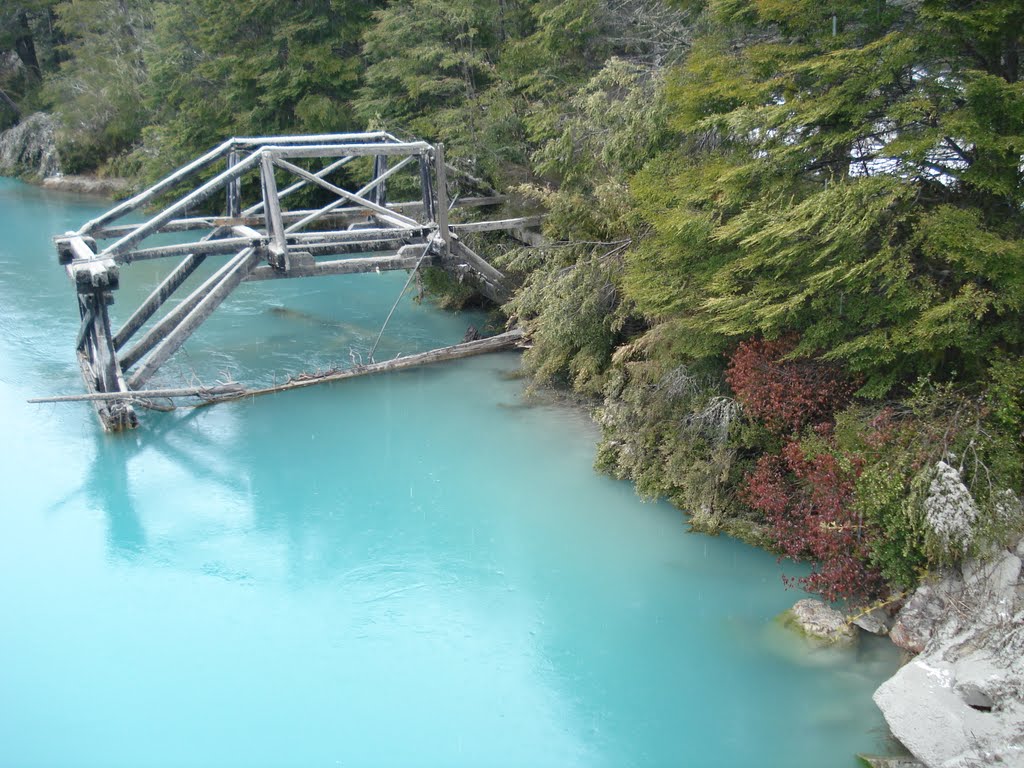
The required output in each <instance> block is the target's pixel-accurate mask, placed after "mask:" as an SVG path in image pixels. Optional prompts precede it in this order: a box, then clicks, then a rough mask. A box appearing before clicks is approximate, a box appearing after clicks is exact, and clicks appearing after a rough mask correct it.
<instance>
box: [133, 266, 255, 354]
mask: <svg viewBox="0 0 1024 768" xmlns="http://www.w3.org/2000/svg"><path fill="white" fill-rule="evenodd" d="M252 253H259V251H257V250H255V249H252V248H247V249H246V250H244V251H242V252H241V253H239V254H238V255H237V256H235V257H233V258H232V259H230V260H229V261H228V262H227V263H226V264H224V265H222V266H221V267H220V269H218V270H217V271H216V272H214V273H213V274H212V275H211V276H210V277H208V278H207V279H206V280H205V281H204V282H203V283H202V284H201V285H200V286H199V287H198V288H196V289H195V290H194V291H192V293H191V294H189V296H188V297H187V298H186V299H185V300H184V301H182V302H181V303H180V304H178V306H176V307H175V308H174V309H172V310H171V311H170V312H168V313H167V314H166V315H164V317H162V318H161V319H160V321H159V322H158V323H157V324H156V325H154V326H153V327H152V328H150V329H149V330H148V331H147V332H146V334H145V335H144V336H143V337H142V338H141V339H139V340H138V341H137V342H136V343H135V346H133V347H132V348H131V349H129V350H128V351H127V352H125V353H124V355H122V356H121V367H122V368H124V369H125V370H127V369H129V368H131V367H132V366H133V365H135V364H136V363H137V362H139V360H141V359H142V358H143V357H145V356H146V355H147V354H148V353H149V351H150V350H151V349H153V348H154V347H155V346H156V345H157V344H159V343H160V341H161V340H162V339H163V338H164V337H165V336H167V334H169V333H170V332H171V331H172V330H173V329H174V328H175V327H176V326H177V325H178V324H179V323H180V322H181V321H182V320H183V319H184V318H185V317H186V315H188V314H189V313H190V312H191V311H192V310H193V309H195V308H196V306H198V305H199V302H200V301H202V300H203V299H204V298H206V296H207V295H208V294H209V293H210V292H211V291H213V289H214V288H216V287H217V286H218V285H219V284H220V282H221V281H222V280H223V279H224V277H225V276H226V275H227V274H228V273H229V272H230V271H231V270H232V269H233V268H234V267H235V266H236V265H237V264H239V263H240V262H241V261H243V260H244V259H245V258H246V257H247V256H249V255H250V254H252Z"/></svg>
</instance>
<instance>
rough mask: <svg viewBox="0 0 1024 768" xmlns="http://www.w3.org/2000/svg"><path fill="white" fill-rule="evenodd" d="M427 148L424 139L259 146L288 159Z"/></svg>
mask: <svg viewBox="0 0 1024 768" xmlns="http://www.w3.org/2000/svg"><path fill="white" fill-rule="evenodd" d="M429 148H430V145H429V144H427V143H426V142H425V141H410V142H402V143H399V144H392V143H388V144H314V145H310V146H288V145H280V144H266V145H264V146H262V147H260V149H261V150H263V151H266V152H271V153H272V154H274V155H277V156H278V157H287V158H290V159H298V158H303V157H340V156H342V155H355V156H356V157H368V156H370V155H415V154H418V153H419V152H422V151H423V150H426V149H429Z"/></svg>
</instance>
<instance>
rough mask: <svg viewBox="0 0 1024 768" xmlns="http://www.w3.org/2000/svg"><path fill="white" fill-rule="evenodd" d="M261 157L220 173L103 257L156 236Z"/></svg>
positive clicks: (248, 159)
mask: <svg viewBox="0 0 1024 768" xmlns="http://www.w3.org/2000/svg"><path fill="white" fill-rule="evenodd" d="M260 158H261V156H260V155H259V154H258V153H256V154H252V155H250V156H249V157H247V158H245V159H244V160H242V161H240V162H239V163H238V164H237V165H235V166H234V167H232V168H228V169H227V170H226V171H223V172H221V173H218V174H217V175H216V176H214V177H213V178H212V179H210V180H209V181H208V182H206V183H205V184H202V185H201V186H199V187H198V188H197V189H196V190H195V191H193V192H191V193H189V194H187V195H185V196H184V197H182V198H180V199H179V200H178V201H177V202H176V203H174V204H172V205H170V206H169V207H167V208H165V209H164V210H163V211H161V212H160V213H158V214H157V215H156V216H154V217H153V218H151V219H150V220H149V221H147V222H146V223H145V224H141V225H139V226H138V227H137V228H136V229H135V231H134V232H131V233H129V234H127V235H125V236H124V237H122V238H121V239H120V240H118V241H116V242H115V243H113V244H112V245H108V246H107V247H106V248H104V249H103V251H102V253H101V255H103V256H116V255H118V254H120V253H124V252H125V251H127V250H128V249H129V248H131V247H132V246H133V245H135V244H136V243H138V242H139V241H140V240H144V239H145V238H147V237H149V236H150V235H152V234H154V233H155V232H156V231H157V230H158V229H159V228H160V227H161V226H163V225H164V224H166V223H167V222H169V221H170V220H171V219H173V218H174V217H175V216H176V215H177V214H179V213H180V212H181V211H184V210H185V209H186V208H188V207H189V206H191V205H195V204H196V203H199V202H202V201H203V200H205V199H206V198H208V197H210V195H212V194H213V193H214V192H216V191H217V190H218V189H220V188H221V187H222V186H224V184H225V183H227V182H228V181H230V180H231V179H234V178H237V177H239V176H241V175H242V174H243V173H246V172H248V171H249V170H251V169H252V168H254V167H255V166H256V165H257V163H259V161H260Z"/></svg>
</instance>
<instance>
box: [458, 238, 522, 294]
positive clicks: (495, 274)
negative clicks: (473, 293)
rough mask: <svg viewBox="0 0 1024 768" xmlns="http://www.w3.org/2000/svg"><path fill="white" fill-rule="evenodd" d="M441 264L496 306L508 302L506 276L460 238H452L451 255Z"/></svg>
mask: <svg viewBox="0 0 1024 768" xmlns="http://www.w3.org/2000/svg"><path fill="white" fill-rule="evenodd" d="M441 264H442V266H443V267H445V268H446V269H447V270H448V271H449V272H451V273H454V274H455V275H456V276H457V277H458V278H459V279H460V280H465V281H466V282H469V283H470V284H471V285H472V286H473V287H474V288H476V289H477V290H478V291H479V292H480V293H481V294H483V295H484V296H486V297H487V298H488V299H490V300H491V301H493V302H494V303H495V304H504V303H505V302H506V301H508V299H509V295H510V294H509V291H508V288H507V286H506V285H505V276H504V275H503V274H501V272H499V271H498V270H496V269H495V268H494V267H492V266H491V265H490V264H488V263H487V262H486V261H485V260H484V259H483V258H482V257H481V256H479V255H478V254H477V253H476V252H474V251H473V249H472V248H470V247H469V246H467V245H466V244H465V243H463V242H462V241H461V240H459V239H458V237H453V238H452V242H451V251H450V254H449V256H448V257H447V258H443V259H442V262H441Z"/></svg>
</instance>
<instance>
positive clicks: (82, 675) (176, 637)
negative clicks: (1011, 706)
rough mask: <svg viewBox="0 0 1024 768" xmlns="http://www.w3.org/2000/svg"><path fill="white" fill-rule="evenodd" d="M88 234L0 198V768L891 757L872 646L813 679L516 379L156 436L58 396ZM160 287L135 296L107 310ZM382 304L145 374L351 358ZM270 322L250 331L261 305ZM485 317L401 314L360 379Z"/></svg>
mask: <svg viewBox="0 0 1024 768" xmlns="http://www.w3.org/2000/svg"><path fill="white" fill-rule="evenodd" d="M101 207H102V204H101V203H97V202H95V201H90V200H87V199H83V198H74V197H69V196H61V195H57V194H54V193H44V192H42V191H40V190H37V189H34V188H30V187H26V186H24V185H21V184H18V183H16V182H13V181H8V180H0V231H2V232H4V233H5V235H4V237H5V239H4V240H3V241H2V242H0V307H2V309H0V418H2V424H3V427H4V429H3V433H4V437H5V439H4V445H3V447H2V448H0V452H2V453H0V456H2V463H0V487H2V488H3V496H2V498H3V504H2V508H0V616H2V617H3V623H2V632H0V659H3V663H2V666H0V765H3V766H135V767H138V766H466V767H471V766H472V767H477V766H611V767H616V768H617V767H619V766H623V767H625V766H695V767H697V768H699V767H700V766H723V767H725V766H728V767H732V766H752V767H753V766H756V767H757V768H766V767H770V766H780V767H781V766H786V767H787V768H793V767H795V766H807V767H808V768H812V767H813V768H828V767H829V766H840V767H844V768H852V767H853V766H854V765H855V764H856V763H855V761H854V758H853V753H855V752H857V751H876V750H881V749H884V746H885V744H884V730H883V727H882V721H881V717H880V716H879V715H878V714H877V712H876V710H875V708H874V706H873V704H872V703H871V700H870V696H871V692H872V691H873V690H874V688H875V687H876V686H877V685H878V683H880V682H881V681H882V680H883V679H884V678H885V677H887V676H888V675H889V674H891V673H892V671H893V670H894V669H895V667H896V664H897V655H896V653H895V651H894V650H893V649H892V647H891V646H890V645H889V644H887V643H886V642H885V641H878V642H867V643H864V644H862V645H861V647H860V648H859V649H858V650H856V651H849V652H836V651H811V650H810V649H808V648H806V647H804V646H803V645H802V641H801V640H799V639H798V638H794V637H790V636H788V635H786V634H785V633H784V632H783V631H782V630H780V629H779V628H777V627H776V625H775V624H774V623H773V622H772V617H773V616H774V615H775V614H777V613H778V612H779V611H781V610H783V609H784V608H786V607H788V606H789V605H790V604H792V603H793V602H794V601H795V600H796V599H797V598H798V597H799V595H798V594H796V593H794V592H791V591H788V592H787V591H786V590H785V589H784V588H783V586H782V584H781V582H780V579H779V568H778V566H777V565H776V564H775V562H774V559H773V558H772V557H771V556H769V555H767V554H765V553H763V552H760V551H757V550H754V549H751V548H749V547H747V546H745V545H742V544H740V543H738V542H735V541H732V540H729V539H726V538H709V537H704V536H694V535H689V534H687V533H686V532H685V526H684V521H683V519H682V516H681V515H680V514H679V513H678V512H677V511H676V510H674V509H673V508H671V507H670V506H668V505H666V504H656V503H642V502H640V501H639V500H638V499H637V497H636V496H635V495H634V493H633V491H632V489H631V488H630V486H629V485H627V484H625V483H619V482H615V481H612V480H610V479H607V478H604V477H601V476H599V475H597V474H595V473H594V472H593V470H592V469H591V462H592V456H593V447H594V441H595V438H596V433H595V429H594V427H593V425H592V424H591V423H590V421H589V420H588V419H587V418H586V417H585V416H584V415H581V414H580V413H578V412H576V411H574V410H570V409H566V408H562V407H558V406H553V405H530V404H529V403H527V402H524V400H523V398H522V397H521V390H522V384H521V382H518V381H516V380H514V379H512V378H510V377H509V376H508V375H507V374H509V373H510V372H511V371H514V370H515V368H516V365H517V358H516V356H515V354H513V353H510V354H503V355H494V356H487V357H481V358H475V359H472V360H467V361H462V362H459V363H453V364H447V365H444V366H441V367H433V368H426V369H419V370H414V371H409V372H405V373H402V374H396V375H391V376H388V377H381V378H367V379H359V380H354V381H351V382H343V383H341V384H338V385H329V386H322V387H314V388H310V389H306V390H302V391H298V392H291V393H286V394H282V395H275V396H271V397H265V398H259V399H256V400H253V401H251V402H244V403H237V404H230V405H221V406H217V407H214V408H207V409H201V410H192V411H178V412H175V413H171V414H159V413H152V412H142V414H141V416H142V419H143V428H142V429H140V430H138V431H137V432H135V433H132V434H128V435H122V436H113V437H112V436H105V435H103V434H101V433H100V431H99V428H98V426H97V424H96V422H95V419H94V417H93V415H92V411H91V409H90V408H89V407H88V406H86V405H81V404H73V405H28V404H26V403H25V400H26V399H27V398H29V397H33V396H40V395H45V394H53V393H75V392H78V391H79V390H80V387H81V384H80V380H79V378H78V374H77V370H76V367H75V365H74V362H73V355H72V346H73V343H74V337H75V333H76V331H77V318H76V311H75V305H74V296H73V294H72V291H71V287H70V285H69V284H68V283H67V281H66V278H65V277H64V276H63V274H62V270H61V269H59V268H58V267H57V265H56V258H55V255H54V254H53V251H52V248H51V247H50V245H49V242H48V240H49V236H50V235H51V234H53V233H56V232H61V231H64V230H66V229H69V228H73V227H77V226H78V225H79V224H80V223H81V222H82V221H84V220H85V219H86V218H88V217H90V216H92V215H95V213H97V212H98V211H99V210H100V209H101ZM157 271H158V268H157V266H155V265H152V264H140V265H133V266H132V267H129V268H127V269H126V270H125V272H124V274H123V277H122V284H123V286H124V287H123V289H122V291H121V292H120V293H121V295H120V296H119V297H118V298H119V304H118V305H117V306H116V307H115V309H116V310H121V311H126V310H128V309H130V308H131V303H132V301H133V300H137V299H138V297H139V296H141V295H144V293H145V292H146V289H147V287H148V286H147V285H145V284H144V283H146V282H147V280H149V279H150V278H151V276H152V275H155V274H156V272H157ZM405 277H406V276H405V274H404V273H398V274H386V275H364V276H358V277H335V278H322V279H319V280H295V281H277V282H273V283H260V284H253V285H251V286H244V288H243V289H242V290H240V291H239V292H238V293H237V294H236V295H235V296H233V297H232V298H231V299H230V300H229V302H228V304H227V305H225V306H224V307H223V308H222V310H220V311H219V313H218V314H217V315H216V316H215V317H214V319H213V320H212V321H211V323H210V324H209V325H208V326H205V327H204V328H203V329H202V330H201V331H200V333H199V335H197V336H196V337H195V338H194V339H193V340H192V341H191V342H190V343H189V344H188V345H187V347H186V348H185V350H183V353H182V354H181V355H179V356H178V357H176V358H175V359H174V360H173V361H172V363H171V364H170V365H169V366H168V367H167V369H165V372H164V374H163V383H168V384H173V383H179V382H181V381H182V380H196V379H200V380H202V381H205V382H207V383H208V382H210V381H213V380H216V379H236V380H240V381H244V382H255V381H260V382H267V381H273V380H275V379H276V380H280V379H281V378H283V377H285V376H287V375H288V374H293V373H296V372H298V371H300V370H302V369H303V368H329V367H333V366H335V365H338V364H345V363H347V362H348V361H349V360H350V359H351V357H353V356H361V355H364V354H365V353H366V350H368V348H369V346H370V345H372V343H373V337H374V336H375V335H376V332H377V330H378V329H379V327H380V323H381V322H382V321H383V318H384V316H385V315H386V314H387V311H388V309H389V308H390V306H391V303H392V301H393V300H394V298H395V296H396V295H397V293H398V291H399V290H400V289H401V287H402V284H403V283H404V281H405ZM268 305H272V306H274V307H278V308H279V309H278V310H277V311H268V309H267V306H268ZM481 321H482V318H481V317H479V316H466V315H463V316H453V315H447V314H444V313H441V312H439V311H437V310H435V309H433V308H431V307H429V306H428V305H418V304H416V303H414V302H412V301H411V300H409V299H406V300H405V301H404V302H403V303H402V305H401V308H400V310H399V311H398V312H397V313H396V315H395V318H394V319H393V320H392V324H391V326H390V330H389V333H388V335H387V336H386V337H385V341H383V342H382V346H381V351H380V352H378V354H377V358H378V359H382V358H384V357H389V356H393V355H394V354H398V353H400V352H403V351H415V350H418V349H425V348H429V347H431V346H436V345H439V344H442V343H451V342H454V341H458V340H459V339H460V338H461V336H462V333H463V331H464V330H465V327H466V325H467V324H468V323H469V322H475V323H480V322H481Z"/></svg>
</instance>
